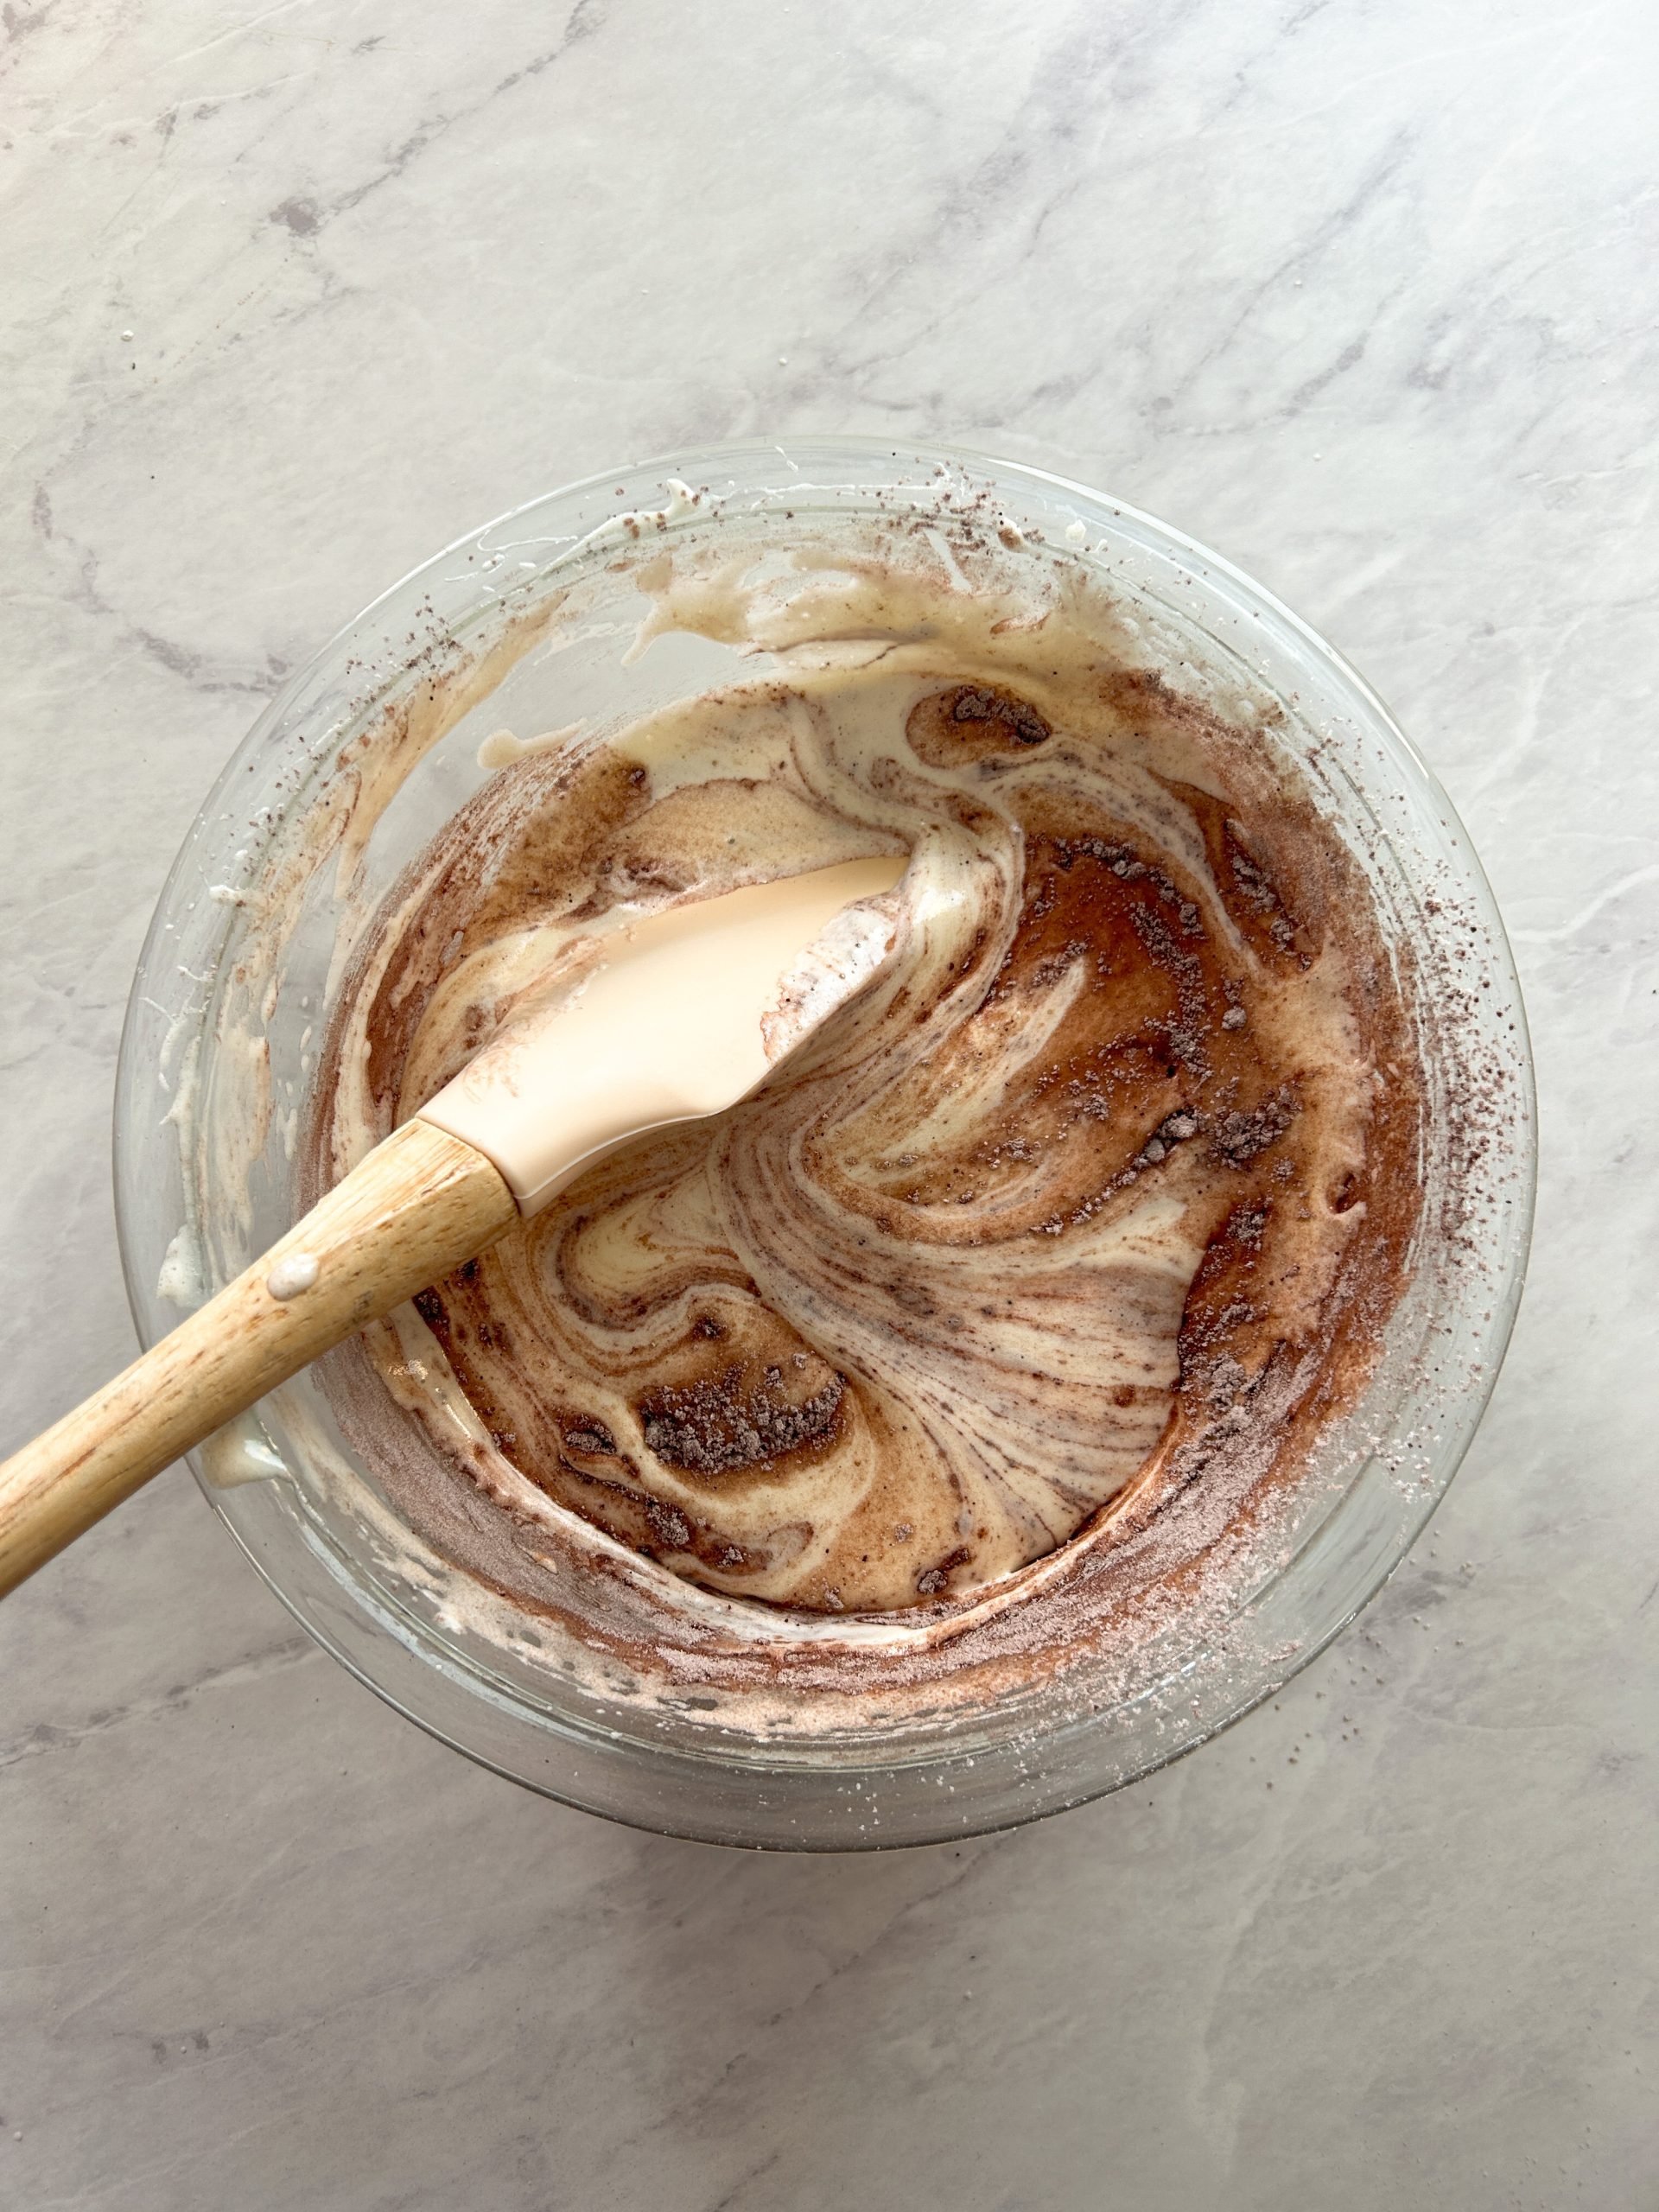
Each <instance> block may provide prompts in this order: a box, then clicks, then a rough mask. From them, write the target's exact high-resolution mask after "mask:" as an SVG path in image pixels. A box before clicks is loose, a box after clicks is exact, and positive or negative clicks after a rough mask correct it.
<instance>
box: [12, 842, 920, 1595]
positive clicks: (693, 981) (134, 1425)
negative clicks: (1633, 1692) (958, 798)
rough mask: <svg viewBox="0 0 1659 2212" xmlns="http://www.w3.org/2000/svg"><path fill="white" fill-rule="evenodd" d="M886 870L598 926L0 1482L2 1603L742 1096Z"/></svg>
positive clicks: (854, 951) (868, 970)
mask: <svg viewBox="0 0 1659 2212" xmlns="http://www.w3.org/2000/svg"><path fill="white" fill-rule="evenodd" d="M904 866H905V861H904V859H903V857H902V856H893V857H887V858H882V859H876V860H862V861H846V862H843V863H842V864H841V865H839V866H837V867H835V868H818V869H816V870H814V871H812V872H811V873H810V874H805V875H796V876H788V877H785V878H782V879H781V880H778V881H776V882H772V883H765V884H758V885H754V886H752V887H748V888H747V889H745V890H741V891H733V892H728V893H726V894H725V895H724V896H722V897H719V898H712V899H696V900H692V901H690V902H688V903H686V904H684V905H682V906H676V907H673V908H671V909H670V910H668V911H667V912H662V913H657V914H652V915H648V916H645V917H644V918H641V919H639V920H638V921H637V922H634V923H632V924H627V923H624V924H623V925H620V926H616V925H613V926H612V927H611V928H610V929H609V930H608V931H607V933H606V934H605V936H604V937H603V938H602V940H601V943H600V944H599V945H598V947H597V950H596V958H595V959H594V961H593V962H592V963H590V964H589V965H588V967H587V969H585V971H584V972H583V974H582V980H581V981H580V982H578V983H577V984H576V985H575V987H574V988H571V989H570V990H569V991H568V992H567V993H566V995H564V996H563V998H559V999H556V1000H554V1001H551V1002H550V1003H547V1004H544V1005H543V1006H542V1007H540V1009H539V1010H538V1011H537V1013H535V1014H532V1015H530V1016H528V1017H526V1018H525V1019H524V1020H509V1022H508V1023H507V1025H506V1026H505V1028H504V1029H503V1030H502V1031H501V1032H500V1033H499V1034H498V1035H497V1036H496V1038H494V1039H493V1040H492V1042H491V1043H489V1044H488V1045H486V1046H485V1047H484V1049H483V1051H482V1052H480V1054H479V1055H478V1057H477V1058H475V1059H474V1060H473V1061H472V1062H471V1063H470V1064H469V1065H467V1067H466V1068H464V1069H463V1070H462V1071H461V1073H460V1074H459V1075H458V1076H457V1077H455V1078H454V1081H453V1082H451V1083H449V1084H447V1085H446V1086H445V1087H444V1088H443V1089H442V1090H441V1091H439V1092H438V1094H437V1096H435V1097H434V1098H433V1099H431V1100H430V1101H429V1103H427V1104H426V1105H425V1106H423V1107H422V1109H420V1111H419V1112H418V1113H417V1114H416V1116H415V1117H414V1118H413V1120H411V1121H408V1122H404V1124H403V1126H402V1127H401V1128H398V1129H397V1130H395V1131H394V1132H393V1134H392V1135H391V1136H389V1137H387V1138H386V1139H385V1141H384V1142H383V1143H381V1144H378V1145H377V1146H376V1147H375V1148H374V1150H373V1151H372V1152H371V1153H369V1154H367V1156H366V1157H365V1159H363V1160H360V1161H359V1164H358V1165H357V1166H355V1167H353V1169H352V1170H351V1172H350V1173H349V1174H347V1175H346V1176H345V1177H344V1178H343V1179H341V1180H340V1182H339V1183H337V1184H336V1185H334V1189H333V1190H331V1191H330V1192H328V1193H327V1196H326V1197H325V1198H321V1200H320V1201H319V1202H318V1204H317V1205H315V1206H314V1207H313V1208H312V1209H311V1211H310V1212H309V1213H308V1214H307V1215H306V1216H305V1217H304V1218H303V1220H302V1221H300V1222H298V1223H297V1224H296V1225H295V1227H294V1228H292V1229H291V1230H289V1233H288V1234H287V1236H284V1237H283V1238H282V1239H281V1240H280V1241H279V1242H278V1243H276V1244H274V1245H272V1247H271V1248H270V1250H269V1251H268V1252H267V1253H265V1254H264V1256H263V1258H261V1259H258V1260H256V1261H255V1262H254V1263H253V1265H252V1266H251V1268H248V1269H247V1270H246V1272H245V1274H241V1275H238V1277H237V1279H236V1281H234V1282H232V1283H230V1284H228V1285H227V1286H226V1288H225V1289H223V1290H221V1291H220V1292H219V1294H217V1296H215V1297H213V1298H211V1299H209V1300H208V1301H207V1304H206V1305H204V1306H201V1307H200V1308H199V1309H198V1311H197V1312H195V1313H193V1314H191V1315H190V1316H189V1318H188V1319H187V1320H185V1321H182V1322H181V1324H180V1325H179V1326H178V1327H177V1328H176V1329H175V1330H174V1331H173V1332H172V1333H171V1334H170V1335H168V1336H166V1337H163V1338H162V1340H161V1341H160V1343H158V1344H156V1345H155V1346H154V1348H153V1349H152V1350H151V1351H147V1352H146V1353H145V1354H144V1355H143V1357H142V1358H141V1359H138V1360H136V1361H135V1362H134V1363H133V1364H132V1365H131V1366H130V1367H129V1368H128V1369H127V1370H126V1371H125V1373H124V1374H122V1375H119V1376H117V1377H116V1379H115V1380H114V1382H112V1383H109V1384H107V1385H106V1386H105V1388H104V1389H101V1390H99V1392H97V1393H96V1395H93V1396H92V1397H91V1398H88V1399H87V1400H86V1403H85V1404H84V1405H81V1406H79V1407H77V1408H76V1409H75V1410H74V1412H73V1413H71V1414H65V1416H64V1418H63V1419H62V1420H61V1421H58V1422H57V1423H56V1424H55V1425H54V1427H51V1428H49V1429H48V1430H47V1432H46V1433H45V1434H44V1435H43V1436H40V1437H37V1438H36V1439H35V1441H34V1443H32V1444H28V1445H25V1446H23V1448H22V1451H20V1452H16V1454H15V1455H14V1456H13V1457H12V1458H11V1459H8V1460H7V1461H6V1462H5V1463H4V1465H0V1594H3V1593H4V1592H6V1591H8V1590H10V1589H12V1588H14V1587H15V1586H16V1585H17V1584H18V1583H19V1582H21V1581H22V1580H23V1579H24V1578H25V1577H26V1576H28V1575H29V1574H32V1573H34V1572H35V1568H36V1567H41V1566H42V1565H44V1563H45V1562H46V1561H47V1560H48V1559H50V1558H51V1557H52V1556H53V1555H54V1553H56V1552H59V1551H60V1550H61V1549H62V1548H63V1547H64V1546H65V1545H66V1544H67V1543H70V1542H72V1541H73V1539H74V1538H75V1537H76V1536H79V1535H81V1534H82V1533H83V1531H84V1530H86V1529H89V1528H90V1527H91V1526H92V1523H93V1522H95V1521H97V1520H99V1519H101V1518H102V1516H104V1515H105V1513H107V1512H109V1511H110V1510H111V1508H112V1507H114V1506H117V1505H118V1504H119V1503H121V1501H122V1500H123V1499H124V1498H125V1497H130V1495H131V1494H132V1492H133V1491H135V1490H137V1488H138V1487H139V1485H140V1484H143V1483H145V1482H148V1481H149V1478H150V1477H151V1476H152V1475H154V1474H157V1473H159V1472H160V1471H161V1470H162V1468H163V1467H165V1466H168V1465H170V1464H171V1463H172V1461H173V1460H175V1459H177V1458H178V1457H179V1455H180V1454H181V1452H186V1451H188V1450H189V1448H190V1447H191V1446H193V1445H194V1444H199V1443H200V1441H201V1440H202V1439H203V1438H204V1437H207V1436H209V1435H211V1434H212V1433H213V1431H214V1430H215V1429H217V1428H219V1427H221V1426H222V1425H223V1424H224V1423H225V1422H226V1421H230V1420H232V1418H233V1417H234V1416H235V1415H236V1414H239V1413H242V1412H244V1411H245V1410H246V1408H248V1407H249V1406H251V1405H252V1404H253V1402H255V1400H256V1399H257V1398H260V1397H262V1396H263V1395H264V1393H265V1392H266V1391H267V1390H270V1389H274V1388H275V1387H276V1385H277V1383H282V1382H284V1381H286V1379H287V1378H288V1377H289V1376H291V1375H294V1374H296V1373H297V1372H298V1370H300V1369H301V1368H302V1367H304V1366H306V1365H308V1363H310V1362H311V1361H312V1360H314V1359H315V1358H316V1357H318V1356H319V1355H320V1354H321V1353H322V1352H325V1351H327V1350H328V1349H329V1348H330V1347H331V1346H332V1345H334V1344H339V1343H340V1342H342V1341H343V1340H344V1339H345V1338H347V1337H349V1336H351V1335H352V1334H353V1332H355V1331H357V1330H359V1329H360V1328H362V1327H364V1326H365V1325H366V1324H367V1323H368V1322H370V1321H373V1320H378V1319H379V1318H380V1317H381V1316H382V1315H383V1314H385V1313H390V1312H391V1309H392V1307H393V1306H397V1305H400V1304H401V1303H402V1302H403V1300H404V1299H406V1298H410V1297H411V1296H413V1294H415V1292H416V1291H417V1290H420V1289H423V1288H424V1287H425V1286H426V1285H427V1284H429V1283H431V1282H434V1281H436V1280H437V1279H438V1277H439V1276H441V1275H442V1274H447V1273H448V1271H449V1269H451V1268H457V1267H460V1266H461V1264H462V1263H463V1262H465V1261H467V1260H470V1259H473V1258H474V1257H476V1255H478V1254H479V1253H480V1252H482V1251H485V1250H486V1249H488V1247H489V1246H490V1245H492V1244H493V1243H495V1241H496V1239H497V1238H498V1237H499V1236H502V1235H503V1234H504V1232H505V1230H507V1229H509V1228H510V1227H511V1226H512V1224H513V1223H514V1222H515V1221H518V1220H520V1219H523V1218H526V1217H529V1216H530V1215H531V1214H534V1213H535V1212H536V1211H537V1210H538V1209H539V1208H540V1207H542V1206H544V1205H546V1204H547V1203H548V1202H549V1200H550V1199H551V1198H555V1197H556V1195H557V1194H558V1192H560V1191H562V1190H563V1188H564V1187H565V1185H567V1184H568V1183H569V1182H570V1181H571V1180H572V1179H573V1178H574V1177H575V1175H577V1174H578V1173H580V1172H581V1171H582V1168H584V1167H586V1166H590V1165H591V1164H592V1163H593V1162H594V1161H595V1160H599V1159H601V1158H602V1157H603V1156H604V1155H605V1154H607V1152H611V1151H613V1150H615V1148H616V1147H618V1146H619V1145H621V1144H624V1143H626V1142H627V1141H629V1140H630V1139H631V1138H632V1137H635V1136H639V1135H643V1134H644V1133H645V1132H646V1131H648V1130H651V1129H654V1128H663V1127H664V1126H665V1125H666V1124H668V1123H670V1122H683V1121H690V1120H696V1119H701V1118H702V1117H703V1116H708V1115H711V1114H718V1113H720V1112H722V1111H723V1110H724V1109H726V1108H728V1107H729V1106H734V1105H735V1104H736V1103H738V1101H739V1100H740V1099H742V1098H746V1097H747V1096H748V1095H749V1093H750V1092H751V1091H753V1090H756V1089H757V1088H758V1087H759V1086H760V1084H761V1083H762V1082H764V1081H765V1080H766V1077H768V1076H769V1075H772V1074H773V1073H775V1072H776V1071H777V1070H778V1068H779V1066H780V1065H782V1064H783V1062H784V1061H785V1060H786V1059H787V1058H790V1057H791V1055H792V1054H793V1053H794V1052H798V1051H799V1049H800V1048H801V1046H803V1045H804V1044H805V1043H806V1042H807V1040H808V1039H810V1037H812V1036H813V1035H815V1034H816V1033H817V1030H818V1029H819V1027H821V1026H822V1025H823V1022H824V1021H825V1020H828V1019H829V1016H830V1015H831V1014H834V1013H836V1011H837V1010H838V1009H839V1008H840V1007H842V1006H843V1005H845V1004H846V1003H847V1002H848V1001H849V999H850V998H851V997H852V996H853V995H855V994H856V993H857V992H858V991H860V990H861V989H862V988H864V987H865V985H866V984H868V982H870V981H871V980H872V978H873V977H874V976H875V974H876V973H877V972H878V970H879V969H880V967H881V965H882V964H883V963H884V962H885V961H886V959H887V956H888V953H889V952H890V951H891V950H892V947H893V940H894V937H895V934H896V931H897V902H896V901H895V900H893V899H886V898H884V896H883V894H884V893H888V892H890V891H891V890H892V889H893V887H894V885H895V884H896V883H897V882H898V880H899V876H900V874H902V872H903V869H904ZM870 902H874V903H870Z"/></svg>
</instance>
